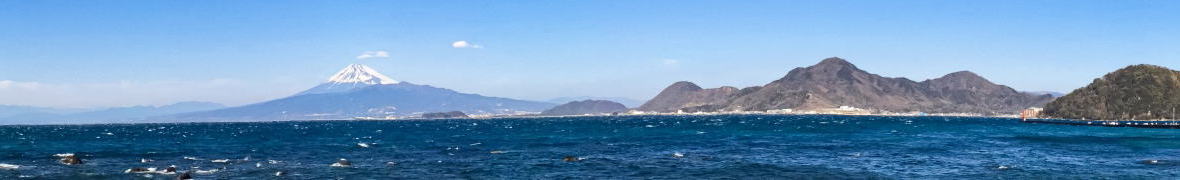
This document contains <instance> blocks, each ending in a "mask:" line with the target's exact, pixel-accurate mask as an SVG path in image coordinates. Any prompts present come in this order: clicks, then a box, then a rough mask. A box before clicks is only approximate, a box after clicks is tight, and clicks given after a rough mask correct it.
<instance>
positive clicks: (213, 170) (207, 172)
mask: <svg viewBox="0 0 1180 180" xmlns="http://www.w3.org/2000/svg"><path fill="white" fill-rule="evenodd" d="M217 171H220V170H218V169H210V170H200V169H198V170H196V171H193V173H197V174H213V173H217Z"/></svg>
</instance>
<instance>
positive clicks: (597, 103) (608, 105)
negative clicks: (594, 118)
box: [541, 100, 627, 116]
mask: <svg viewBox="0 0 1180 180" xmlns="http://www.w3.org/2000/svg"><path fill="white" fill-rule="evenodd" d="M624 111H627V106H623V104H619V103H617V102H613V101H607V100H585V101H573V102H569V103H565V104H562V105H559V106H557V107H553V108H552V109H549V110H545V112H541V114H542V115H553V116H559V115H582V114H604V113H605V114H609V113H617V112H624Z"/></svg>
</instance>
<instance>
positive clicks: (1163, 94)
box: [1042, 65, 1180, 120]
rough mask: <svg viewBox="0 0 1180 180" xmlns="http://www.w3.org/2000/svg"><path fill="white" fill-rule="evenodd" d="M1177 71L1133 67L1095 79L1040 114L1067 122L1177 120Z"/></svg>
mask: <svg viewBox="0 0 1180 180" xmlns="http://www.w3.org/2000/svg"><path fill="white" fill-rule="evenodd" d="M1176 110H1180V71H1175V70H1171V69H1168V68H1165V67H1160V66H1154V65H1133V66H1128V67H1125V68H1122V69H1119V70H1117V71H1114V72H1111V73H1109V74H1106V75H1105V76H1102V78H1098V79H1094V82H1092V83H1090V84H1089V85H1087V86H1086V87H1082V88H1079V89H1077V90H1074V91H1073V92H1070V93H1069V94H1067V95H1065V96H1062V97H1060V98H1057V100H1055V101H1053V102H1051V103H1049V104H1048V105H1045V110H1044V112H1043V113H1042V114H1044V115H1047V116H1050V117H1057V118H1068V119H1101V120H1150V119H1177V118H1178V117H1176V116H1180V114H1178V113H1177V112H1176Z"/></svg>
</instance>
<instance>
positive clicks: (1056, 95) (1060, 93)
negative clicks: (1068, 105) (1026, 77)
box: [1024, 91, 1065, 98]
mask: <svg viewBox="0 0 1180 180" xmlns="http://www.w3.org/2000/svg"><path fill="white" fill-rule="evenodd" d="M1024 93H1028V94H1032V95H1037V96H1040V95H1046V94H1048V95H1049V96H1053V97H1055V98H1057V97H1061V96H1065V93H1062V92H1057V91H1027V92H1024Z"/></svg>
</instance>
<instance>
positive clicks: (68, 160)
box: [57, 154, 82, 165]
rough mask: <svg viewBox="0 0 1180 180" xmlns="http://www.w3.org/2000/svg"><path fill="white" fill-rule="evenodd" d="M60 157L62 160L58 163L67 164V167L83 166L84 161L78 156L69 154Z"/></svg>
mask: <svg viewBox="0 0 1180 180" xmlns="http://www.w3.org/2000/svg"><path fill="white" fill-rule="evenodd" d="M60 157H61V159H60V160H58V161H57V162H61V163H62V164H65V165H78V164H82V159H81V158H78V156H76V155H74V154H68V155H64V156H60Z"/></svg>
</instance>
